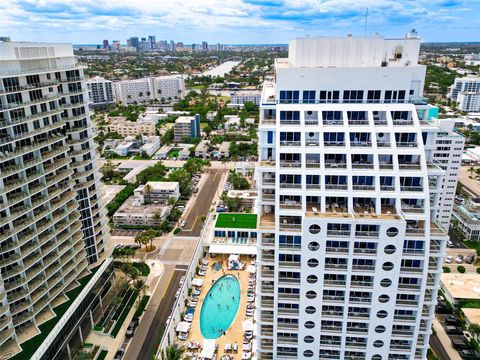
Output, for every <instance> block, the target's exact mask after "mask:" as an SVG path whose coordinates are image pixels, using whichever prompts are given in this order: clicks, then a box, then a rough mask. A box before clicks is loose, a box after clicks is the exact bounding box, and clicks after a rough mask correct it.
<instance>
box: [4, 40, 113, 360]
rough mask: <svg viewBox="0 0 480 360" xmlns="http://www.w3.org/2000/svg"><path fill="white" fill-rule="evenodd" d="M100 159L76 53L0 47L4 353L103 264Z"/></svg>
mask: <svg viewBox="0 0 480 360" xmlns="http://www.w3.org/2000/svg"><path fill="white" fill-rule="evenodd" d="M95 159H96V155H95V146H94V143H93V139H92V129H91V124H90V115H89V111H88V94H87V87H86V86H85V84H84V80H83V70H82V68H81V67H79V66H78V64H77V63H76V60H75V57H74V56H73V49H72V46H71V45H67V44H40V43H18V42H0V215H1V216H0V302H1V304H0V305H1V306H0V348H2V347H4V346H11V348H12V350H13V351H15V344H16V343H18V342H20V340H21V338H22V337H23V339H25V337H29V336H33V335H35V334H36V333H38V329H37V326H38V325H39V323H41V322H44V321H46V320H47V319H49V318H51V317H52V316H53V314H52V311H51V309H52V307H53V305H52V304H58V303H59V302H58V301H59V300H60V299H61V298H63V293H64V291H65V290H66V289H67V288H68V289H71V288H72V287H73V286H75V284H77V283H76V280H77V279H78V278H80V277H82V276H84V275H85V274H88V268H87V267H88V265H89V264H94V263H98V262H99V260H101V258H102V257H103V256H104V254H105V253H104V247H105V241H106V236H107V234H108V230H107V228H106V221H105V210H104V209H103V208H102V206H101V202H100V195H99V194H98V187H99V175H98V171H97V167H96V164H95ZM29 327H30V329H31V330H26V329H28V328H29Z"/></svg>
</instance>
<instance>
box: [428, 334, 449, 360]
mask: <svg viewBox="0 0 480 360" xmlns="http://www.w3.org/2000/svg"><path fill="white" fill-rule="evenodd" d="M430 347H431V348H432V349H433V351H434V352H435V354H436V355H437V357H438V359H439V360H450V356H448V353H447V351H446V350H445V348H444V347H443V345H442V342H441V341H440V339H439V338H438V336H437V335H431V336H430Z"/></svg>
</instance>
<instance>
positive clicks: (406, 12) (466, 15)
mask: <svg viewBox="0 0 480 360" xmlns="http://www.w3.org/2000/svg"><path fill="white" fill-rule="evenodd" d="M367 8H368V14H369V15H368V29H367V31H368V32H369V33H371V32H379V33H381V34H384V35H387V36H401V35H403V33H405V32H407V31H408V30H409V28H410V27H415V28H417V29H418V30H419V32H420V34H421V35H422V31H423V33H426V34H429V35H428V36H432V35H434V38H428V39H427V40H429V41H432V40H443V41H447V40H450V41H451V40H452V39H450V38H451V37H454V36H456V37H458V38H457V40H458V41H461V40H475V39H471V38H470V37H471V36H474V35H473V34H472V32H471V28H472V27H473V28H475V27H476V28H477V29H480V20H479V18H478V16H475V14H478V13H479V11H480V4H479V3H478V2H476V1H470V2H467V1H460V0H448V1H447V0H363V1H358V0H156V1H146V0H82V1H81V2H79V1H78V0H3V1H0V34H2V35H11V36H12V37H13V38H14V39H18V40H38V41H43V40H44V41H49V40H52V41H58V40H61V41H71V42H75V43H79V42H80V43H99V42H100V41H101V40H102V39H103V38H116V39H122V40H123V39H126V38H127V37H129V36H134V35H137V36H146V35H148V34H155V35H156V36H157V38H158V39H160V38H175V39H178V40H182V41H184V42H186V43H190V42H199V41H201V40H203V39H205V40H209V41H212V42H213V41H215V42H217V41H219V42H224V43H241V42H257V43H265V42H283V43H286V42H287V41H288V40H289V39H290V38H292V37H295V36H303V35H305V34H310V35H315V34H319V33H321V34H322V35H344V34H346V33H354V34H355V33H357V34H358V33H360V34H362V33H363V25H364V20H365V11H366V9H367ZM465 23H468V24H469V31H468V32H467V31H464V30H463V24H465ZM446 28H448V33H445V29H446ZM52 30H53V31H52ZM477 33H478V32H477ZM467 37H468V38H467ZM124 41H125V40H123V42H124Z"/></svg>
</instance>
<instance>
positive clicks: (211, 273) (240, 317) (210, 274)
mask: <svg viewBox="0 0 480 360" xmlns="http://www.w3.org/2000/svg"><path fill="white" fill-rule="evenodd" d="M223 259H224V261H223V271H222V270H220V271H215V270H213V269H212V265H213V264H214V263H215V262H218V261H221V260H222V256H221V255H217V256H216V257H215V258H213V259H210V261H209V264H208V269H207V272H206V275H205V276H204V277H202V279H203V286H202V292H201V293H200V297H199V300H198V304H197V307H196V308H195V314H194V316H193V321H192V326H191V328H190V333H189V336H188V339H187V340H186V341H181V342H180V343H181V344H183V345H185V346H187V345H188V343H189V342H190V341H195V342H197V343H200V344H203V340H204V338H203V336H202V333H201V330H200V312H201V310H202V305H203V300H204V298H205V295H207V293H208V291H209V290H210V288H211V285H212V280H215V281H217V280H218V279H219V278H221V277H222V276H223V275H224V274H225V275H227V274H230V275H234V276H235V277H236V278H237V279H239V282H240V293H241V297H240V305H239V307H238V311H237V315H236V316H235V319H234V320H233V322H232V324H231V325H230V327H229V328H228V329H227V331H226V334H225V335H222V336H220V337H219V338H217V339H215V342H216V344H217V345H218V351H217V359H220V358H221V357H222V356H223V355H227V354H228V355H230V356H233V357H234V359H235V360H238V359H240V360H241V359H242V352H243V351H242V344H243V329H242V322H243V321H244V320H245V319H246V317H245V312H246V309H247V290H248V277H249V273H248V272H247V271H245V269H246V267H247V266H248V265H249V264H250V260H248V259H247V256H241V261H243V262H246V263H247V265H246V266H245V269H244V270H240V271H239V270H230V271H229V270H227V259H228V255H223ZM239 275H240V278H239ZM177 341H178V339H177ZM235 342H236V343H237V344H238V352H236V353H232V352H229V353H225V351H224V350H225V344H234V343H235ZM187 351H190V350H187ZM199 353H200V352H198V354H199Z"/></svg>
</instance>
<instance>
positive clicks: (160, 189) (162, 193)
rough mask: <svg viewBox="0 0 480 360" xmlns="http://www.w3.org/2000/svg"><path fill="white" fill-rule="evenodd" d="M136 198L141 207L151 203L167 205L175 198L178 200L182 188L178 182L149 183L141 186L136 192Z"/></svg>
mask: <svg viewBox="0 0 480 360" xmlns="http://www.w3.org/2000/svg"><path fill="white" fill-rule="evenodd" d="M134 195H135V197H136V198H137V199H138V200H139V201H140V204H141V205H145V204H149V203H161V204H165V203H167V201H168V199H169V198H171V197H173V198H175V200H177V199H178V198H179V197H180V186H179V185H178V182H167V181H165V182H162V181H149V182H147V183H146V184H145V185H140V186H139V187H138V188H137V189H136V190H135V192H134Z"/></svg>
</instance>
